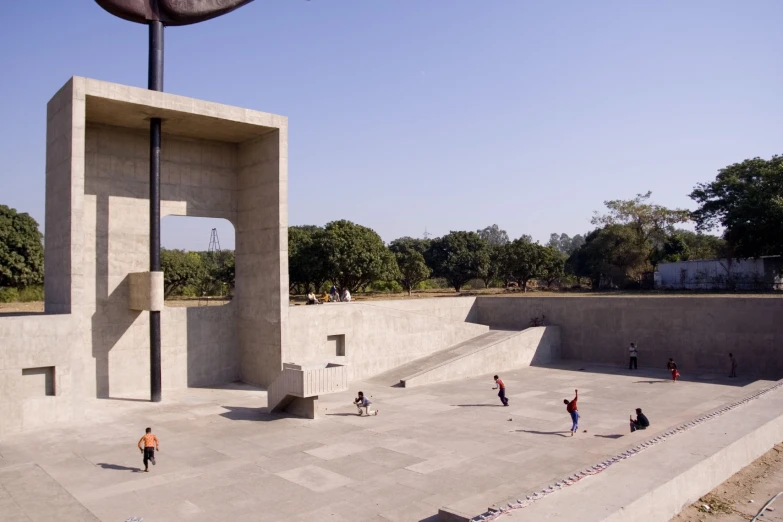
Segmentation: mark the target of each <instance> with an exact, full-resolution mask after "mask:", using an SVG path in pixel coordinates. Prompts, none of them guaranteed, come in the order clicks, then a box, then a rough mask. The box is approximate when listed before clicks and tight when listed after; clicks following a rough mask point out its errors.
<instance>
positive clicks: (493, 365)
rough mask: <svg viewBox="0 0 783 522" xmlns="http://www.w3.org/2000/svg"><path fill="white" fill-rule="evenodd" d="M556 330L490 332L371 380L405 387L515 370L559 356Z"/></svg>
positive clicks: (554, 328)
mask: <svg viewBox="0 0 783 522" xmlns="http://www.w3.org/2000/svg"><path fill="white" fill-rule="evenodd" d="M559 352H560V330H559V329H558V328H557V327H556V326H545V327H536V328H528V329H527V330H522V331H510V330H491V331H489V332H487V333H485V334H482V335H479V336H477V337H474V338H472V339H469V340H467V341H464V342H461V343H459V344H455V345H453V346H450V347H448V348H446V349H444V350H440V351H438V352H435V353H433V354H431V355H428V356H426V357H422V358H420V359H416V360H415V361H411V362H409V363H407V364H403V365H402V366H398V367H397V368H394V369H393V370H390V371H388V372H385V373H382V374H380V375H377V376H375V377H373V379H372V381H373V382H377V383H381V384H385V385H388V386H395V385H402V386H403V387H406V388H411V387H414V386H421V385H423V384H432V383H435V382H443V381H450V380H454V379H460V378H464V377H472V376H475V375H482V374H486V373H491V372H502V371H508V370H515V369H518V368H523V367H525V366H529V365H530V364H531V363H533V362H536V363H548V362H551V361H553V360H555V359H557V358H558V357H559Z"/></svg>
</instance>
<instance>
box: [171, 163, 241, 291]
mask: <svg viewBox="0 0 783 522" xmlns="http://www.w3.org/2000/svg"><path fill="white" fill-rule="evenodd" d="M202 174H203V172H202ZM215 176H217V177H219V175H218V174H215ZM224 177H226V176H224ZM160 233H161V254H160V261H161V269H162V270H163V272H164V273H165V274H166V275H165V277H164V285H163V290H164V297H165V299H166V306H219V305H225V304H228V303H229V302H230V301H231V299H232V297H233V295H234V279H235V268H234V267H235V262H234V260H235V257H234V245H235V233H234V225H233V224H232V223H231V222H230V221H229V220H227V219H223V218H203V217H195V216H178V215H169V216H165V217H164V218H163V219H161V222H160ZM196 242H199V243H200V244H201V245H203V249H199V250H194V249H191V248H188V247H189V246H191V245H193V244H194V243H196Z"/></svg>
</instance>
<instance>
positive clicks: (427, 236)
mask: <svg viewBox="0 0 783 522" xmlns="http://www.w3.org/2000/svg"><path fill="white" fill-rule="evenodd" d="M431 237H432V234H430V233H429V232H427V225H424V239H429V238H431Z"/></svg>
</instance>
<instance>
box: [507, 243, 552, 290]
mask: <svg viewBox="0 0 783 522" xmlns="http://www.w3.org/2000/svg"><path fill="white" fill-rule="evenodd" d="M505 250H506V252H505V263H506V270H507V271H508V273H509V274H510V275H511V276H512V277H513V279H514V280H515V281H516V282H517V283H518V284H519V287H520V288H522V289H523V290H524V291H525V292H527V283H528V281H530V280H531V279H536V278H538V277H541V276H542V274H543V265H544V258H545V252H544V251H545V247H542V246H541V245H539V244H538V243H531V242H530V241H527V240H526V239H525V238H519V239H515V240H514V241H512V242H511V243H510V244H509V245H507V246H506V249H505Z"/></svg>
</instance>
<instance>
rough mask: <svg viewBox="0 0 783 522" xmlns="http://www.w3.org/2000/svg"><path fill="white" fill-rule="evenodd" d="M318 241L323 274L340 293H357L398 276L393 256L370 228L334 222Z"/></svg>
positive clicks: (345, 222)
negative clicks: (371, 285) (377, 282)
mask: <svg viewBox="0 0 783 522" xmlns="http://www.w3.org/2000/svg"><path fill="white" fill-rule="evenodd" d="M315 239H316V240H315V243H316V244H317V245H319V247H318V250H319V252H320V253H321V255H322V256H323V260H324V268H325V272H324V273H325V274H326V275H327V276H328V277H327V278H328V279H329V280H331V281H333V282H334V283H335V284H337V286H339V287H340V288H341V289H344V288H347V289H348V290H350V291H351V292H355V291H357V290H358V289H360V288H366V287H367V286H368V285H370V283H373V282H375V281H388V280H389V279H394V276H395V275H396V268H397V267H396V263H395V260H394V256H393V255H392V253H391V252H390V251H389V250H388V249H387V248H386V245H384V244H383V240H382V239H381V237H380V236H379V235H378V234H377V233H376V232H375V231H374V230H372V229H370V228H367V227H363V226H361V225H357V224H356V223H352V222H350V221H346V220H340V221H332V222H331V223H327V225H326V227H325V228H324V232H323V234H319V235H318V236H317V237H316V238H315Z"/></svg>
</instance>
